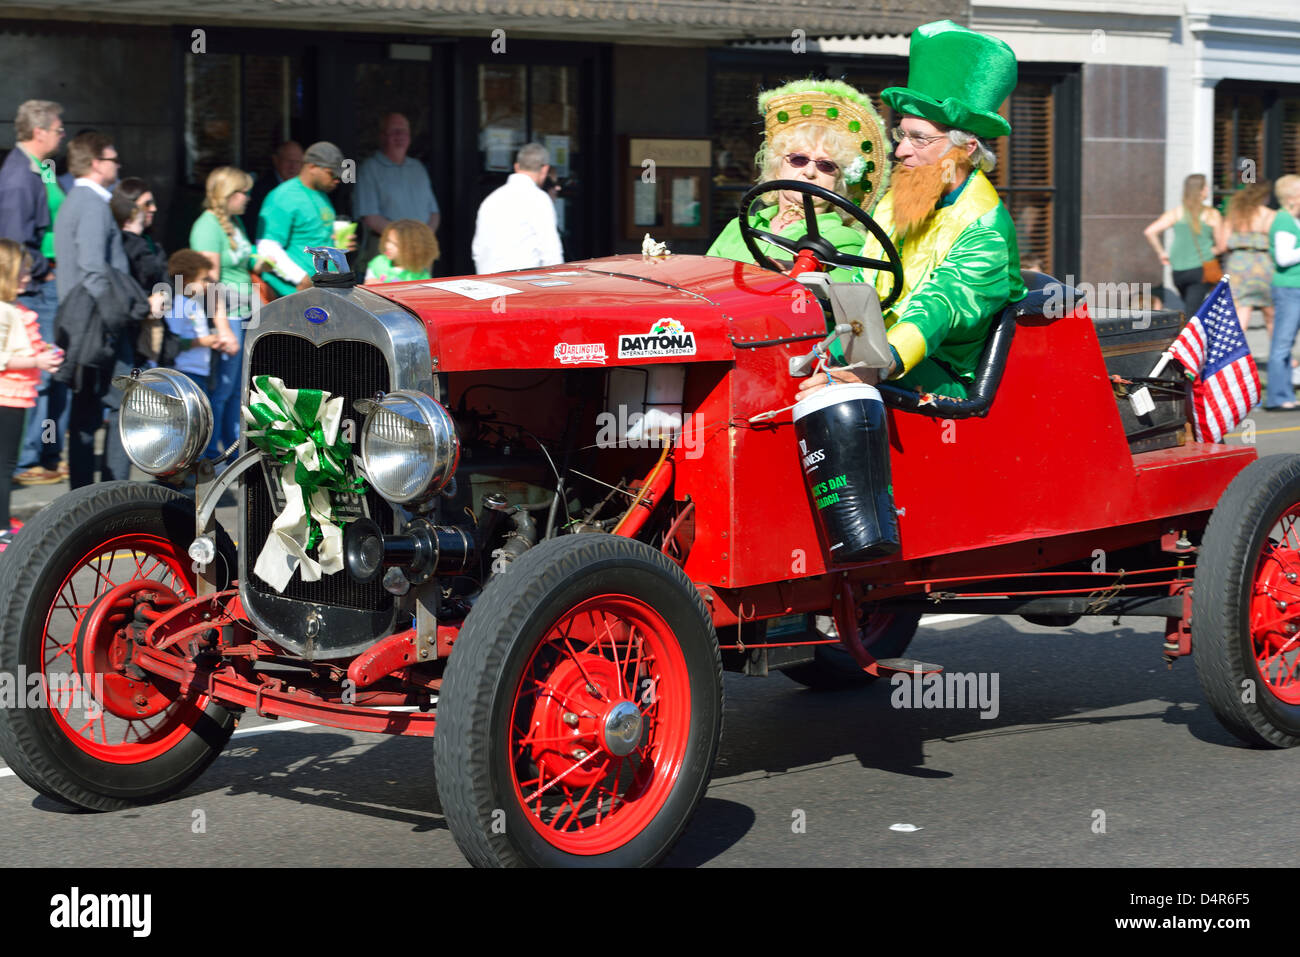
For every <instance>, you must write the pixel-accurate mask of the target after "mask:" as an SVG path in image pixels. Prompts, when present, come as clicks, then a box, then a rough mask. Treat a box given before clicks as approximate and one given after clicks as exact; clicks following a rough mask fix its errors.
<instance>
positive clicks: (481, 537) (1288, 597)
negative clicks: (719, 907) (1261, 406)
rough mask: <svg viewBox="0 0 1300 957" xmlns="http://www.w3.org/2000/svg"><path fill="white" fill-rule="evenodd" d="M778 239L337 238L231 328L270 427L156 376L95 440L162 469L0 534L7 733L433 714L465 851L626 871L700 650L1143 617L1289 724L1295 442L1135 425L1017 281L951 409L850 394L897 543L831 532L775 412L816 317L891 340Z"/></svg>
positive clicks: (842, 332)
mask: <svg viewBox="0 0 1300 957" xmlns="http://www.w3.org/2000/svg"><path fill="white" fill-rule="evenodd" d="M766 188H769V189H770V188H772V187H771V186H770V185H769V186H768V187H766ZM809 218H810V219H813V218H815V217H811V216H810V217H809ZM791 252H793V253H795V254H796V256H797V265H796V267H795V269H794V270H792V273H793V274H795V275H788V274H785V273H782V272H780V271H775V270H769V269H764V268H760V267H756V266H751V265H742V264H738V263H733V262H729V261H723V260H719V259H711V258H704V257H696V256H667V257H647V256H622V257H612V258H607V259H597V260H592V261H588V262H580V263H573V264H569V265H565V266H562V267H555V268H547V269H541V270H534V271H532V272H517V273H506V274H501V275H495V276H487V277H471V278H465V279H458V280H448V281H435V282H415V283H398V284H393V285H386V286H378V287H364V286H359V285H356V284H355V282H354V280H353V279H352V278H350V277H349V276H348V275H346V274H340V273H339V272H330V271H328V269H327V268H326V266H325V259H326V258H327V257H328V255H329V254H328V253H322V255H321V260H320V263H321V266H320V268H321V272H320V273H319V274H318V275H317V277H316V280H317V282H316V286H315V288H313V289H310V290H307V291H305V292H302V293H299V294H296V295H293V296H289V297H287V298H285V299H281V300H278V301H276V302H274V303H271V304H269V305H267V306H266V307H264V308H262V309H261V310H260V312H259V313H258V314H257V315H256V316H255V317H254V318H253V319H252V320H251V321H250V323H249V326H248V331H247V340H246V344H245V353H244V356H245V363H246V367H245V368H246V373H247V378H246V381H245V383H244V396H245V402H246V404H247V405H249V407H250V411H256V412H257V415H256V416H254V417H252V418H251V420H250V423H249V426H248V429H247V430H246V432H245V435H244V436H243V438H242V440H241V442H240V444H239V445H238V446H237V447H234V448H232V449H231V450H228V454H227V456H226V458H225V460H224V462H223V463H222V464H223V465H225V466H226V467H225V468H224V470H223V471H221V472H220V474H219V475H218V474H217V472H216V471H215V470H214V468H213V464H212V463H211V462H209V461H204V460H201V459H199V458H198V456H199V454H200V450H202V449H203V448H204V447H205V446H206V444H207V441H208V434H209V430H210V429H211V412H210V410H209V409H208V407H207V405H206V400H205V399H204V397H203V394H202V392H201V390H199V389H198V387H197V386H196V385H195V384H194V383H193V382H191V381H190V380H188V379H187V378H186V377H184V376H182V375H180V374H178V373H174V372H170V371H163V370H155V371H150V372H144V373H141V374H139V375H138V376H137V377H135V378H134V379H133V381H131V382H124V383H123V385H124V387H125V388H126V399H125V401H124V408H123V413H122V423H121V429H122V434H123V438H124V441H125V443H126V445H127V447H128V449H129V450H130V452H131V455H132V458H133V460H134V461H135V462H136V464H137V465H139V466H140V467H141V468H144V469H145V470H146V471H148V472H151V473H153V474H155V475H158V476H160V477H162V478H163V479H164V480H165V481H162V482H159V483H154V484H144V483H125V482H118V483H108V484H103V485H98V486H93V487H89V488H83V489H80V490H77V491H75V492H72V493H70V494H68V495H66V496H64V497H62V498H61V499H59V500H58V501H57V502H55V503H54V504H53V505H51V506H50V507H48V508H47V509H45V510H44V511H43V512H41V513H40V515H39V516H37V517H36V518H35V519H34V520H33V521H32V522H31V523H29V524H28V525H27V527H26V528H25V529H24V530H23V531H22V532H21V533H20V534H19V535H18V536H17V537H16V540H15V542H14V544H13V545H12V546H11V548H10V549H9V551H8V553H7V554H6V555H5V556H4V558H3V561H2V562H0V566H2V567H0V669H3V671H6V672H12V673H14V674H18V675H21V674H23V673H25V674H26V675H30V676H39V678H40V680H41V681H43V682H44V684H45V686H46V687H48V688H49V689H50V699H49V707H44V708H28V707H9V708H6V709H5V710H4V711H2V712H0V754H3V756H4V758H5V760H6V761H7V762H8V764H9V766H10V767H11V768H13V770H14V771H15V772H16V773H17V774H18V775H19V776H20V777H21V778H22V779H23V780H24V781H25V782H27V783H28V784H29V785H30V786H31V787H33V788H35V789H36V790H38V791H40V792H41V793H43V794H46V795H49V796H50V797H53V798H55V799H57V800H59V801H62V802H65V803H67V804H70V805H73V806H76V807H80V808H86V809H91V810H113V809H118V808H122V807H126V806H128V805H131V804H134V803H139V802H148V801H157V800H161V799H163V798H166V797H168V796H169V795H174V794H176V793H177V792H179V791H181V790H183V789H184V788H186V787H187V786H189V785H190V784H191V783H192V782H193V781H194V780H195V779H196V778H197V777H198V776H199V775H200V774H201V773H202V772H203V770H204V769H205V768H206V767H207V766H208V764H210V763H211V762H212V761H213V760H214V759H215V757H216V756H217V755H218V754H219V753H220V751H221V750H222V748H223V747H224V746H225V744H226V742H227V740H228V739H229V737H230V735H231V732H232V731H233V729H234V727H235V724H236V722H237V721H238V719H239V717H240V715H242V714H244V713H246V712H248V711H253V712H256V713H257V714H259V715H264V716H284V717H289V718H295V719H305V720H307V721H311V722H315V723H317V724H320V725H328V726H333V727H339V728H347V729H352V730H360V731H372V732H380V733H387V734H403V735H414V736H424V737H431V738H432V739H433V765H434V771H435V773H436V778H437V787H438V793H439V796H440V799H441V803H442V806H443V809H444V812H445V814H446V818H447V822H448V825H449V827H450V829H451V832H452V834H453V835H454V837H455V839H456V841H457V843H458V845H459V846H460V848H461V849H462V851H463V852H464V854H465V855H466V857H467V858H468V859H469V860H470V861H471V862H473V863H475V864H480V865H503V864H540V865H584V864H609V865H641V864H651V863H654V862H656V861H658V860H660V859H661V858H663V856H664V855H665V854H666V853H667V852H668V850H669V849H670V848H671V847H672V845H673V843H674V842H675V841H676V840H677V838H678V837H679V836H680V835H681V833H682V831H683V829H684V828H685V827H686V824H687V822H688V820H689V819H690V817H691V814H692V813H693V811H694V810H695V808H696V806H697V805H698V803H699V801H700V799H701V797H702V796H703V794H704V792H705V789H706V787H707V784H708V781H709V776H710V772H711V767H712V764H713V761H714V756H715V754H716V751H717V747H718V741H719V736H720V733H721V728H722V713H723V702H722V672H723V670H724V669H729V670H735V671H741V672H745V673H747V674H751V675H765V674H767V673H768V672H769V671H776V670H780V671H784V672H785V673H786V674H787V675H789V676H790V677H792V678H794V679H795V680H797V681H799V682H802V683H804V684H806V685H809V686H813V687H834V686H843V685H851V684H856V683H861V682H866V681H870V680H873V679H874V678H876V677H878V676H880V675H883V674H889V673H897V672H910V673H912V674H913V675H920V674H930V673H934V672H936V671H937V670H938V666H937V665H930V664H927V663H924V662H919V661H914V660H911V659H908V658H907V657H906V653H907V647H908V643H909V641H910V640H911V638H912V635H913V633H914V631H915V630H916V627H917V622H918V620H919V618H920V616H921V614H922V613H923V612H925V611H945V612H946V611H957V612H963V611H965V612H976V613H981V614H1018V615H1023V616H1025V617H1028V618H1031V620H1034V621H1037V622H1040V623H1049V624H1069V623H1070V622H1072V621H1074V620H1076V619H1077V617H1078V616H1080V615H1107V616H1116V615H1147V616H1155V617H1159V618H1164V619H1165V620H1166V623H1167V624H1166V629H1165V632H1166V634H1165V639H1164V647H1163V651H1164V654H1165V655H1166V656H1167V657H1168V658H1169V659H1170V660H1171V661H1172V660H1173V659H1175V658H1177V657H1180V656H1183V655H1186V654H1189V653H1190V652H1191V650H1192V640H1193V636H1195V640H1196V652H1197V653H1196V657H1195V664H1196V668H1197V671H1198V674H1199V676H1200V679H1201V684H1202V686H1203V688H1204V690H1205V694H1206V696H1207V698H1208V699H1209V702H1210V704H1211V706H1212V708H1213V709H1214V711H1215V713H1216V714H1217V715H1218V717H1219V719H1220V720H1221V721H1222V722H1223V723H1224V724H1225V725H1226V727H1228V728H1229V729H1230V730H1231V731H1232V732H1233V733H1234V734H1236V735H1237V736H1238V737H1240V738H1241V739H1243V740H1244V741H1247V742H1249V743H1251V744H1255V745H1262V746H1270V747H1290V746H1294V745H1295V744H1297V743H1298V742H1300V680H1298V679H1297V670H1298V669H1300V651H1298V650H1297V636H1296V633H1297V628H1298V626H1300V604H1298V602H1300V584H1297V581H1296V576H1297V574H1298V573H1300V531H1298V530H1297V529H1296V528H1295V524H1296V520H1297V517H1300V457H1296V456H1275V457H1270V458H1266V459H1263V460H1260V461H1256V456H1255V453H1254V451H1253V449H1251V448H1249V447H1228V446H1224V445H1210V444H1203V443H1198V442H1193V441H1183V442H1181V444H1179V442H1178V441H1176V440H1171V441H1170V442H1168V443H1167V444H1166V445H1165V447H1162V448H1153V449H1151V450H1147V451H1141V450H1139V449H1143V448H1146V446H1143V445H1131V443H1130V439H1131V437H1132V429H1128V430H1126V428H1125V420H1124V419H1123V418H1122V415H1121V406H1120V405H1117V401H1116V392H1115V383H1114V382H1113V381H1112V378H1111V375H1112V373H1110V372H1109V371H1108V368H1107V364H1106V360H1104V359H1103V355H1102V351H1101V349H1100V348H1099V341H1098V336H1097V332H1096V329H1095V327H1094V321H1093V320H1092V319H1091V318H1090V317H1089V315H1088V311H1087V308H1086V306H1085V305H1084V304H1083V303H1082V302H1081V301H1078V300H1076V298H1075V297H1074V296H1073V295H1072V293H1071V291H1070V290H1067V289H1065V288H1064V287H1062V286H1061V285H1060V284H1059V283H1056V282H1055V281H1053V280H1052V279H1050V278H1048V277H1046V276H1043V275H1039V274H1027V275H1026V281H1027V285H1028V286H1029V288H1030V293H1029V295H1028V297H1027V298H1026V299H1025V300H1023V301H1022V302H1019V303H1015V304H1012V305H1009V306H1008V307H1007V308H1006V310H1005V312H1004V313H1003V314H1002V315H1001V317H1000V318H999V319H997V321H996V322H995V325H994V328H993V331H992V334H991V336H990V339H989V341H988V344H987V347H986V349H985V352H984V356H983V359H982V362H981V366H980V369H979V374H978V376H977V379H976V382H975V385H974V387H973V388H972V389H971V393H970V395H969V397H968V398H966V399H964V400H960V401H958V400H952V399H945V398H942V397H934V396H922V395H918V394H915V393H909V392H907V391H905V390H902V389H899V388H897V387H891V386H889V385H888V384H880V385H879V386H878V387H877V388H876V397H877V399H876V400H879V402H881V403H883V406H884V407H885V408H886V409H887V411H885V412H883V413H882V415H881V417H880V420H879V422H877V424H876V426H875V427H874V428H875V429H876V432H875V433H873V435H874V439H876V440H879V441H877V442H876V444H875V449H876V451H875V452H874V453H873V452H872V448H871V446H870V444H864V445H863V446H862V448H861V450H860V458H859V460H860V461H868V460H869V459H870V466H871V469H872V470H874V471H873V474H874V475H875V477H876V478H875V481H876V482H877V484H878V487H877V488H875V489H874V490H873V499H872V503H871V507H872V508H874V509H875V513H874V514H875V517H876V519H877V520H878V524H879V526H880V530H881V534H882V536H883V537H882V539H881V541H879V542H877V543H876V544H875V545H874V546H873V549H874V551H873V553H872V554H870V555H867V556H866V557H863V556H862V555H859V556H856V557H857V558H859V559H860V560H856V561H851V562H843V561H838V560H832V558H831V557H830V556H832V555H833V554H835V552H834V547H835V545H836V542H834V541H832V538H833V534H832V532H830V531H828V526H827V525H826V523H825V522H824V521H822V520H821V515H820V513H821V512H822V511H823V510H824V507H825V505H826V503H827V502H829V501H831V500H832V499H833V498H834V497H835V496H837V495H838V493H839V492H841V491H843V492H845V493H846V495H847V492H848V491H849V490H848V489H844V488H842V487H841V486H843V484H844V483H843V481H842V478H841V476H836V475H828V474H827V473H826V472H823V473H821V475H820V476H818V475H816V474H813V473H811V472H808V471H806V470H808V469H811V468H812V467H813V465H814V464H815V463H813V462H810V461H809V460H810V459H816V455H815V454H814V453H815V452H816V451H818V450H816V449H813V450H810V449H809V448H807V446H806V443H805V445H804V446H802V447H801V445H800V443H799V442H798V441H797V438H796V432H797V430H798V428H799V424H798V423H796V422H795V411H796V410H792V409H791V406H792V405H793V404H794V402H795V393H796V390H797V387H798V384H799V382H800V381H801V379H800V378H799V375H800V374H807V372H808V371H809V369H810V364H811V363H810V361H809V356H810V353H812V351H813V350H814V349H822V348H824V347H825V345H826V342H827V340H828V324H829V327H831V328H832V329H833V330H834V331H833V332H831V333H829V335H834V336H838V337H839V338H840V340H841V344H842V345H845V346H846V347H847V352H848V355H849V358H853V356H855V355H865V354H869V353H870V346H871V343H872V342H873V341H875V342H876V343H877V345H878V341H879V340H878V337H879V334H880V332H881V327H880V318H879V316H880V312H879V303H878V302H877V301H876V300H875V296H874V292H863V291H861V290H870V289H871V287H870V286H869V285H862V286H859V287H858V288H859V290H860V291H859V292H856V293H854V294H852V295H848V296H847V297H846V295H845V291H844V290H843V289H837V288H831V287H828V286H827V284H825V283H820V282H818V281H817V276H816V275H814V274H812V273H807V272H805V269H806V268H807V267H808V266H809V265H812V264H813V262H814V260H815V259H820V260H821V261H822V262H823V263H830V262H834V256H835V253H834V251H833V250H829V251H828V250H827V249H826V248H824V247H819V246H818V245H817V244H816V237H815V236H813V237H810V238H808V239H807V240H804V241H800V243H798V244H793V245H792V247H791ZM872 265H874V266H875V268H882V269H889V270H894V269H895V267H896V260H894V259H892V258H891V260H890V261H888V262H884V261H882V262H879V263H874V264H872ZM873 337H874V338H873ZM867 365H868V366H870V365H871V363H870V361H867ZM792 372H793V373H795V374H792ZM837 388H838V387H837ZM846 388H858V387H853V386H849V387H846ZM863 388H865V387H863ZM310 390H320V393H323V394H320V393H317V392H313V391H310ZM833 391H834V390H825V391H824V392H823V393H820V394H823V395H825V394H830V393H832V392H833ZM876 400H871V401H876ZM801 421H802V420H801ZM1175 431H1176V430H1175ZM1171 434H1172V433H1171ZM188 474H193V475H194V476H195V481H196V491H195V493H194V496H195V497H193V498H191V497H189V496H187V495H186V494H184V492H183V491H181V490H180V488H179V485H180V483H181V482H182V481H183V480H184V478H185V477H186V476H187V475H188ZM167 483H172V484H171V485H169V484H167ZM837 483H838V484H837ZM228 489H233V490H234V492H235V493H236V496H237V499H238V524H237V527H235V528H230V529H222V528H220V527H218V525H217V523H216V521H215V518H214V514H215V509H216V506H217V501H218V499H219V498H220V497H221V495H222V493H223V492H224V491H226V490H228ZM891 495H892V498H891ZM233 540H237V541H238V543H239V545H238V547H236V546H235V545H234V543H233ZM286 572H287V574H286Z"/></svg>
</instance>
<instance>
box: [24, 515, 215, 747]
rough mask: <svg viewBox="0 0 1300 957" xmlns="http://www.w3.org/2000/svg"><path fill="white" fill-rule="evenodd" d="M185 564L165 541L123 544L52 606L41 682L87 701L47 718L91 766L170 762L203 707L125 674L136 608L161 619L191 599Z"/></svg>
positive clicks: (88, 560) (98, 552) (66, 585)
mask: <svg viewBox="0 0 1300 957" xmlns="http://www.w3.org/2000/svg"><path fill="white" fill-rule="evenodd" d="M189 561H190V560H189V558H188V557H187V556H186V555H185V554H184V553H182V552H179V551H178V549H177V548H176V546H175V545H174V544H173V543H172V542H169V541H166V540H165V539H161V538H158V537H157V536H152V535H123V536H120V537H118V538H115V539H112V540H110V541H108V542H105V543H104V544H102V545H99V546H96V547H95V548H93V549H92V550H91V552H90V553H88V554H86V555H84V556H82V558H81V559H80V560H79V561H78V562H77V563H76V564H75V565H74V566H73V568H72V570H71V571H69V573H68V574H67V576H66V577H65V579H64V582H63V587H62V588H61V589H60V590H59V592H58V594H57V595H56V596H55V599H54V603H53V604H52V605H51V607H50V610H49V615H48V617H47V618H46V622H45V636H44V647H43V648H42V652H41V668H42V674H43V675H44V676H45V679H46V682H47V685H48V687H50V688H56V687H59V686H63V687H65V688H66V687H69V686H71V687H73V688H77V687H79V688H81V689H82V692H83V693H82V694H80V695H77V694H70V695H69V694H64V695H62V696H61V697H62V699H63V700H61V701H58V702H52V705H54V706H53V707H52V708H51V712H52V714H53V716H54V720H55V722H56V723H57V724H58V725H59V726H60V728H61V729H62V731H63V733H64V734H65V735H66V736H67V738H68V740H70V741H72V742H73V743H74V744H76V745H77V746H78V747H79V748H81V749H82V750H83V751H85V752H86V753H87V754H89V755H91V756H92V757H94V758H97V759H99V760H101V761H110V762H113V763H115V764H136V763H139V762H141V761H147V760H149V759H151V758H155V757H157V756H159V755H161V754H165V753H166V752H167V751H169V750H170V749H171V748H172V747H174V746H175V745H176V743H177V741H178V740H179V739H180V738H182V737H184V736H185V735H186V734H188V733H189V728H190V725H192V724H193V723H194V720H195V719H196V717H197V715H196V714H194V713H193V712H194V711H195V709H197V711H198V712H199V713H201V712H202V710H203V708H204V707H206V704H207V700H206V698H197V699H194V700H189V699H184V698H182V697H181V696H180V694H179V691H180V689H179V688H177V687H176V685H175V684H174V683H172V682H168V681H164V680H162V679H156V678H154V677H153V676H152V675H150V674H148V673H147V672H143V671H140V670H139V669H132V670H131V671H129V672H128V667H129V659H130V655H131V650H132V624H133V622H134V621H135V618H136V609H137V605H142V606H144V609H156V610H159V611H161V610H165V609H167V608H170V607H172V606H174V605H176V604H178V603H179V602H181V601H184V600H186V599H189V598H192V597H193V596H194V589H193V587H192V585H191V584H190V581H189V579H188V578H187V575H188V574H189ZM142 610H143V609H142ZM69 635H71V636H72V637H71V638H69ZM78 699H80V701H78ZM78 704H80V707H77V705H78Z"/></svg>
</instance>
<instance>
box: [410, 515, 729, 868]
mask: <svg viewBox="0 0 1300 957" xmlns="http://www.w3.org/2000/svg"><path fill="white" fill-rule="evenodd" d="M721 696H722V682H721V661H720V658H719V656H718V648H717V638H716V636H715V635H714V633H713V627H712V624H711V621H710V619H709V616H708V613H707V611H706V610H705V608H704V604H703V602H702V601H701V599H700V597H699V594H698V592H697V591H696V590H695V588H694V587H693V586H692V585H691V584H690V582H689V580H687V579H686V577H685V575H683V574H682V572H681V569H680V568H678V567H677V566H676V565H675V564H673V563H672V562H670V561H668V560H667V559H666V558H664V557H663V556H662V555H660V554H659V553H658V552H657V551H655V550H654V549H652V548H650V547H649V546H647V545H644V544H642V543H640V542H636V541H632V540H629V539H625V538H617V537H614V536H609V535H594V534H586V535H574V536H570V537H565V538H560V539H553V540H551V541H548V542H543V543H542V544H540V545H538V546H536V547H535V548H533V549H531V550H530V551H528V552H527V553H525V554H524V556H523V557H522V558H520V559H519V560H517V561H516V562H515V563H514V564H513V565H512V567H511V568H510V569H509V570H508V571H507V572H506V573H504V574H502V575H499V576H498V577H497V578H496V579H494V580H493V581H492V582H491V584H490V586H489V587H488V588H487V589H486V590H485V591H484V593H483V596H482V597H481V598H480V599H479V601H478V602H477V603H476V604H475V606H474V610H473V612H472V613H471V614H470V616H469V617H468V618H467V619H466V622H465V626H464V628H462V629H461V632H460V636H459V637H458V639H457V641H456V646H455V649H454V650H453V652H452V655H451V658H450V659H449V661H448V665H447V673H446V676H445V678H444V680H443V686H442V690H441V694H440V697H439V702H438V733H437V735H436V736H435V738H434V757H435V767H436V771H437V776H438V793H439V796H440V798H441V800H442V805H443V810H444V812H445V813H446V815H447V821H448V825H449V827H450V828H451V831H452V834H453V836H455V838H456V841H457V843H458V844H459V845H460V847H461V850H462V851H463V852H464V853H465V855H466V856H467V857H468V858H469V859H470V861H471V862H472V863H475V864H479V865H517V864H534V865H586V864H590V865H605V866H628V865H645V864H652V863H654V862H656V861H658V860H660V859H661V858H662V857H663V856H664V855H665V854H667V853H668V851H669V849H671V847H672V845H673V843H675V841H676V840H677V838H678V837H679V836H680V835H681V833H682V831H683V830H684V829H685V827H686V824H687V822H688V821H689V819H690V816H691V814H692V813H693V812H694V810H695V808H696V806H697V805H698V803H699V800H700V798H701V797H702V796H703V793H704V790H705V788H706V787H707V784H708V777H709V772H710V770H711V768H712V764H713V757H714V754H715V753H716V749H717V742H718V737H719V735H720V733H721V718H722V701H721Z"/></svg>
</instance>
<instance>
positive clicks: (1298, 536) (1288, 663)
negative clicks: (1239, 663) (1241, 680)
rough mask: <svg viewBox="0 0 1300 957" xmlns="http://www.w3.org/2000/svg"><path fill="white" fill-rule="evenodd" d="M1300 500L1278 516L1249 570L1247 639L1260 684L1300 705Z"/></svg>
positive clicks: (1279, 696) (1286, 700)
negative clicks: (1251, 582)
mask: <svg viewBox="0 0 1300 957" xmlns="http://www.w3.org/2000/svg"><path fill="white" fill-rule="evenodd" d="M1297 522H1300V504H1297V505H1293V506H1292V507H1291V508H1289V509H1288V510H1287V511H1286V513H1285V514H1283V515H1282V517H1281V518H1280V519H1279V521H1278V523H1277V526H1276V529H1275V532H1274V534H1273V535H1270V536H1269V538H1268V540H1267V541H1265V543H1264V545H1263V548H1262V550H1261V554H1260V557H1259V565H1258V567H1257V569H1256V571H1255V575H1254V589H1253V593H1252V595H1251V602H1250V641H1251V652H1252V654H1253V656H1254V659H1255V670H1256V672H1257V673H1258V675H1259V679H1260V681H1261V683H1262V684H1263V687H1264V688H1265V689H1267V691H1268V692H1269V693H1270V694H1272V695H1274V696H1275V697H1276V698H1278V700H1280V701H1282V702H1285V703H1286V704H1290V705H1300V526H1297Z"/></svg>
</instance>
